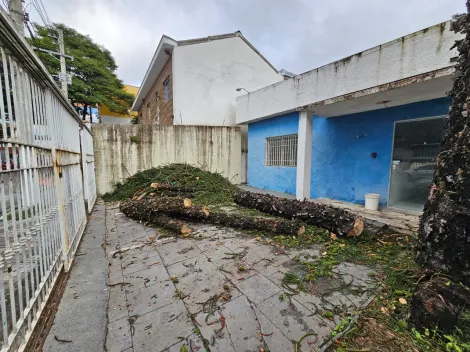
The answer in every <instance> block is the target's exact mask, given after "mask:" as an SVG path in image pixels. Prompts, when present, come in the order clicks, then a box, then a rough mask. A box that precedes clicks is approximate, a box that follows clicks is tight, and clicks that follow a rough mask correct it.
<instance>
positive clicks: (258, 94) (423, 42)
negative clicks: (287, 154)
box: [237, 21, 461, 123]
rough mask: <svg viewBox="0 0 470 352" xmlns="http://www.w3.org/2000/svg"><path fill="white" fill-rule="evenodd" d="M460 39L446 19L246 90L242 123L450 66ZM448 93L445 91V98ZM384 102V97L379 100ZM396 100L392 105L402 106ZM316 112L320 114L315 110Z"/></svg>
mask: <svg viewBox="0 0 470 352" xmlns="http://www.w3.org/2000/svg"><path fill="white" fill-rule="evenodd" d="M459 38H461V34H455V33H454V32H452V31H450V21H448V22H443V23H441V24H438V25H436V26H433V27H429V28H426V29H424V30H422V31H419V32H415V33H413V34H410V35H407V36H404V37H401V38H398V39H396V40H393V41H391V42H388V43H385V44H382V45H380V46H377V47H374V48H372V49H369V50H365V51H363V52H361V53H358V54H355V55H352V56H349V57H347V58H345V59H342V60H339V61H336V62H333V63H331V64H328V65H325V66H322V67H320V68H317V69H314V70H312V71H309V72H306V73H304V74H302V75H298V76H296V77H295V78H293V79H288V80H285V81H282V82H279V83H276V84H273V85H271V86H268V87H265V88H262V89H260V90H258V91H255V92H252V93H250V94H245V95H244V96H242V97H239V98H238V99H237V123H246V122H248V121H255V120H259V119H263V118H267V117H270V116H275V115H279V114H283V113H286V112H288V111H293V110H295V109H297V108H299V107H303V106H306V105H309V104H315V103H319V102H323V101H325V100H327V99H333V98H335V97H340V96H343V95H347V94H350V93H353V92H357V91H360V90H366V89H369V88H371V87H377V86H380V85H383V84H387V83H390V82H395V81H398V80H402V79H407V78H410V77H413V76H417V75H420V74H425V73H429V72H432V71H435V70H441V69H445V68H449V67H451V66H452V65H453V63H452V62H451V61H450V60H451V58H452V57H455V56H457V53H456V50H455V49H454V50H450V48H451V47H452V45H453V44H454V42H455V40H456V39H459ZM450 72H451V70H449V73H447V74H450ZM390 88H391V87H389V88H388V89H390ZM444 95H445V91H444V93H443V94H442V95H440V96H444ZM385 99H388V100H390V99H389V98H385ZM428 99H429V98H428ZM379 100H383V98H382V99H377V100H375V102H377V101H379ZM391 100H392V101H391V102H390V104H394V105H400V103H398V104H397V102H396V101H394V99H391ZM421 100H423V99H421ZM389 106H390V105H389ZM379 108H381V106H380V105H377V104H374V102H372V104H371V107H370V108H369V110H372V109H379ZM311 111H313V112H315V108H313V109H312V110H311Z"/></svg>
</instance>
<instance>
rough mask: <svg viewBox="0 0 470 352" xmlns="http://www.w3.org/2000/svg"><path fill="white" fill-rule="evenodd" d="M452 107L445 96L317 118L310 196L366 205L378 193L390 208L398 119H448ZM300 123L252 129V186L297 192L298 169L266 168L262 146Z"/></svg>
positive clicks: (275, 122)
mask: <svg viewBox="0 0 470 352" xmlns="http://www.w3.org/2000/svg"><path fill="white" fill-rule="evenodd" d="M449 104H450V100H449V99H447V98H441V99H435V100H430V101H423V102H419V103H414V104H408V105H403V106H399V107H393V108H386V109H380V110H375V111H368V112H364V113H358V114H353V115H345V116H340V117H332V118H328V119H326V118H323V117H318V116H314V118H313V141H312V171H311V185H310V196H311V198H323V197H326V198H333V199H338V200H344V201H348V202H353V203H361V204H363V203H364V196H365V193H378V194H380V197H381V205H386V202H387V198H388V185H389V177H390V165H391V156H392V145H393V130H394V123H395V121H400V120H409V119H416V118H422V117H432V116H440V115H444V114H446V112H447V110H448V107H449ZM298 121H299V113H297V112H294V113H289V114H284V115H282V116H277V117H273V118H270V119H267V120H262V121H258V122H254V123H250V124H249V125H248V146H249V153H248V184H249V185H251V186H254V187H259V188H263V189H270V190H276V191H281V192H287V193H292V194H295V190H296V168H291V167H272V166H264V145H265V139H266V137H274V136H281V135H286V134H292V133H297V132H298ZM365 134H367V136H365ZM358 135H362V136H363V137H361V138H357V136H358ZM372 152H376V153H377V158H375V159H373V158H371V153H372Z"/></svg>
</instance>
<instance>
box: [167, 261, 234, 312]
mask: <svg viewBox="0 0 470 352" xmlns="http://www.w3.org/2000/svg"><path fill="white" fill-rule="evenodd" d="M167 269H168V272H169V273H170V276H171V277H177V278H178V282H177V283H175V286H176V288H177V289H178V290H180V291H181V292H182V294H183V295H188V294H189V296H187V297H186V298H185V299H184V303H185V304H186V306H187V307H188V310H189V311H190V312H191V313H196V312H198V311H199V310H200V309H201V305H200V304H199V303H201V302H205V301H207V300H208V299H209V298H210V297H212V296H214V295H215V294H220V293H222V292H224V289H223V285H224V283H226V282H227V279H226V278H225V276H224V275H222V273H221V272H220V271H219V270H218V269H217V267H216V266H215V265H214V263H212V262H208V261H207V258H206V256H204V254H201V255H199V256H198V257H196V258H191V259H188V260H185V261H183V262H180V263H176V264H173V265H170V266H168V267H167ZM238 294H239V293H238V291H234V292H232V299H233V298H235V295H238Z"/></svg>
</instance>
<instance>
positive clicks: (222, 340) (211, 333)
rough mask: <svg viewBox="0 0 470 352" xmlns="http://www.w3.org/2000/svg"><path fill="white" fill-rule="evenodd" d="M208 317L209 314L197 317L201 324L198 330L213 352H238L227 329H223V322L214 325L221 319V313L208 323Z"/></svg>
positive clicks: (201, 314)
mask: <svg viewBox="0 0 470 352" xmlns="http://www.w3.org/2000/svg"><path fill="white" fill-rule="evenodd" d="M207 315H208V313H203V312H200V313H199V314H197V315H196V317H195V319H196V321H197V323H198V324H200V325H198V328H199V331H200V332H201V335H202V336H203V337H204V338H205V339H206V340H207V341H209V345H210V346H209V348H210V349H211V352H236V350H235V349H234V348H233V345H232V340H231V339H230V334H229V332H228V330H227V327H224V328H223V327H222V325H221V324H222V323H221V322H216V323H214V322H215V321H217V320H219V319H220V318H221V316H220V311H217V312H215V313H214V314H213V315H210V316H209V317H208V318H207V323H206V317H207ZM208 324H210V325H208Z"/></svg>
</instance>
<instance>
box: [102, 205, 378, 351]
mask: <svg viewBox="0 0 470 352" xmlns="http://www.w3.org/2000/svg"><path fill="white" fill-rule="evenodd" d="M100 211H102V210H101V208H100ZM193 228H195V229H196V233H195V237H194V238H191V239H177V240H176V239H173V238H163V239H160V238H159V236H160V235H161V233H160V232H159V231H156V230H155V229H153V228H150V227H145V226H144V225H142V224H140V223H138V222H136V221H133V220H131V219H128V218H127V217H125V216H124V215H123V214H122V213H120V212H119V209H118V208H117V207H110V208H108V209H107V212H106V253H107V258H108V261H109V277H108V285H109V302H108V325H107V327H108V334H107V338H106V349H107V351H108V352H123V351H126V352H130V351H134V352H144V351H148V352H150V351H152V352H163V351H168V352H180V351H188V352H189V351H199V352H202V351H205V350H210V351H212V352H215V351H221V352H245V351H250V352H255V351H260V350H261V349H264V350H265V351H267V350H268V348H269V351H271V352H288V351H294V344H295V342H296V341H298V340H299V339H300V338H301V337H302V336H304V335H305V334H307V333H309V332H312V333H314V334H315V335H312V336H308V337H307V338H305V339H304V340H303V341H302V343H301V345H300V348H299V351H304V352H305V351H312V350H317V349H318V348H320V347H321V346H323V345H324V344H325V343H326V342H327V341H329V340H330V339H331V333H332V331H333V330H334V328H335V325H336V324H338V323H339V322H340V320H341V318H342V317H343V316H344V314H345V313H346V312H349V313H354V312H356V311H357V310H358V308H361V307H362V306H363V305H364V304H366V302H367V301H368V300H369V298H370V297H371V296H372V295H373V291H374V289H373V287H374V283H373V282H371V281H370V280H371V276H373V275H370V272H371V270H369V269H367V268H365V267H360V266H356V265H352V264H347V263H343V264H341V265H339V266H338V267H337V268H336V269H335V270H334V271H335V277H333V278H331V279H328V280H322V281H320V282H319V283H318V284H317V286H316V288H315V290H314V291H315V293H316V294H315V295H312V294H303V293H301V294H298V295H294V296H292V297H290V296H289V295H288V294H287V292H289V291H287V292H286V290H285V288H283V287H282V284H281V279H282V277H283V275H284V273H285V272H286V271H296V270H300V269H299V267H298V264H297V260H295V259H294V258H299V259H300V260H301V261H304V260H310V258H312V257H315V256H319V255H321V252H320V249H319V248H311V249H309V250H303V251H284V250H281V249H279V248H276V247H274V246H272V245H267V244H262V243H260V242H259V241H257V239H256V238H253V237H247V236H246V235H244V234H243V233H241V232H239V231H235V230H232V229H227V228H219V227H215V226H208V225H195V226H193ZM345 283H346V285H345ZM344 286H346V288H344V289H342V290H340V291H338V290H336V289H337V288H339V287H344ZM326 312H333V313H334V315H333V316H332V317H331V318H327V317H325V316H328V314H326ZM182 346H185V347H186V349H184V348H182Z"/></svg>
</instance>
